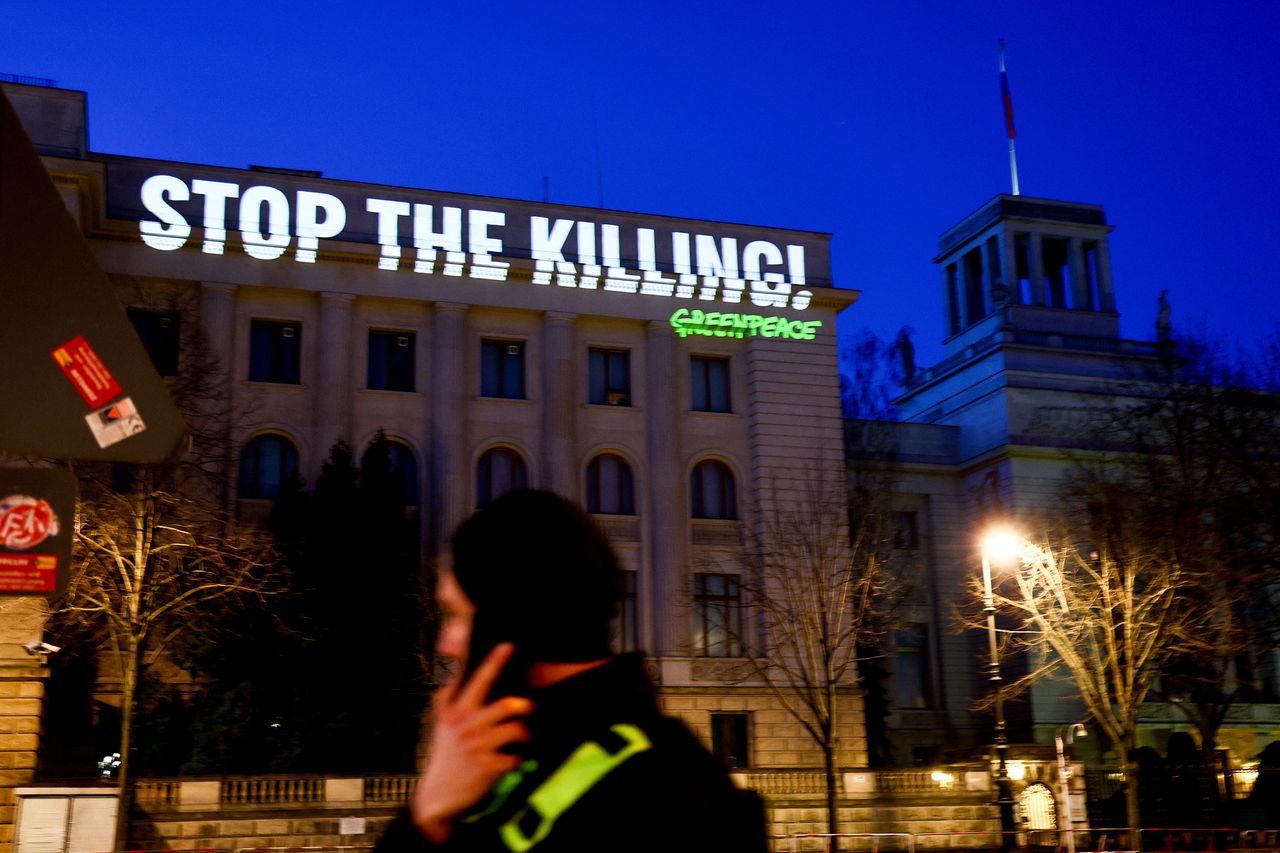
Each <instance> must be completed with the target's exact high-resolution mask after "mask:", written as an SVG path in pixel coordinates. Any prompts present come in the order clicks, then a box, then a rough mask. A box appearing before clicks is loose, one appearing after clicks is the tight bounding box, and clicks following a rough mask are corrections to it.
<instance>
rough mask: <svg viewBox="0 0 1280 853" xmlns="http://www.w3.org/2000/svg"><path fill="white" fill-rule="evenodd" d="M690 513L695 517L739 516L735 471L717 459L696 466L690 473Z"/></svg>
mask: <svg viewBox="0 0 1280 853" xmlns="http://www.w3.org/2000/svg"><path fill="white" fill-rule="evenodd" d="M689 497H690V503H691V504H692V506H691V507H690V515H692V516H693V517H694V518H727V519H731V518H737V517H738V502H737V498H736V497H735V496H734V485H733V472H732V471H730V470H729V466H728V465H725V464H724V463H723V462H720V461H718V460H715V459H707V460H706V461H703V462H699V463H698V464H697V465H696V466H694V469H693V473H692V474H690V475H689Z"/></svg>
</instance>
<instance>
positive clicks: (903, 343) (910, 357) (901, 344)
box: [893, 326, 916, 385]
mask: <svg viewBox="0 0 1280 853" xmlns="http://www.w3.org/2000/svg"><path fill="white" fill-rule="evenodd" d="M913 331H915V330H914V329H912V328H911V327H910V326H903V327H902V328H901V329H899V330H898V337H896V338H894V341H893V348H894V349H896V350H897V351H898V360H899V363H900V365H899V366H900V367H901V368H902V384H903V385H905V384H907V383H908V382H910V381H911V379H912V377H913V376H915V375H916V347H915V344H913V343H911V334H912V332H913Z"/></svg>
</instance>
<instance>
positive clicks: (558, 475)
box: [541, 311, 582, 501]
mask: <svg viewBox="0 0 1280 853" xmlns="http://www.w3.org/2000/svg"><path fill="white" fill-rule="evenodd" d="M576 317H577V315H576V314H566V313H563V312H560V311H548V312H547V313H546V316H545V317H544V319H543V321H542V466H541V467H542V485H543V488H546V489H550V490H551V491H553V492H556V493H557V494H561V495H564V496H565V497H567V498H570V499H572V500H575V501H581V500H582V495H580V494H579V492H580V491H581V489H579V488H578V483H579V482H580V477H581V475H580V473H579V472H578V460H577V457H576V454H575V452H574V450H575V448H574V436H575V433H576V432H577V431H576V430H575V429H574V426H573V420H574V419H573V414H574V401H575V400H576V399H577V396H578V376H577V371H576V370H575V367H576V366H577V363H578V359H576V358H574V347H573V321H574V318H576Z"/></svg>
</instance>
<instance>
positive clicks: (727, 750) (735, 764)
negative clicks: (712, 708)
mask: <svg viewBox="0 0 1280 853" xmlns="http://www.w3.org/2000/svg"><path fill="white" fill-rule="evenodd" d="M749 717H750V715H749V714H712V715H711V752H712V753H713V754H714V755H715V757H716V758H718V759H720V761H721V762H722V763H723V764H724V766H725V767H727V768H728V769H730V770H741V769H743V768H745V767H750V766H751V762H750V760H749V755H748V748H749V747H748V745H749V744H750V743H751V741H750V740H749V739H748V734H747V721H748V719H749Z"/></svg>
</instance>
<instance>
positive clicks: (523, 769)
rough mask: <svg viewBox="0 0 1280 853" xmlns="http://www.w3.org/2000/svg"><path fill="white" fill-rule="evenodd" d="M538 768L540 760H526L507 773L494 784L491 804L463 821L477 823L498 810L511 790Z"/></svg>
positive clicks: (490, 795) (490, 798)
mask: <svg viewBox="0 0 1280 853" xmlns="http://www.w3.org/2000/svg"><path fill="white" fill-rule="evenodd" d="M537 769H538V762H536V761H532V760H530V761H526V762H525V763H524V764H521V765H520V766H519V767H517V768H516V769H515V770H512V771H511V772H510V773H507V774H506V775H505V776H503V777H502V778H501V779H499V780H498V784H496V785H494V786H493V790H492V791H491V792H490V794H489V806H488V808H486V809H485V810H484V811H482V812H477V813H475V814H472V815H467V816H466V817H464V818H463V819H462V822H463V823H475V822H476V821H478V820H480V819H481V818H486V817H488V816H489V815H491V814H493V813H494V812H496V811H498V810H499V809H501V808H502V807H503V805H505V804H506V802H507V797H510V796H511V792H512V791H514V790H515V789H516V788H518V787H520V783H521V782H523V781H524V777H526V776H528V775H529V774H530V773H533V772H534V771H536V770H537Z"/></svg>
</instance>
